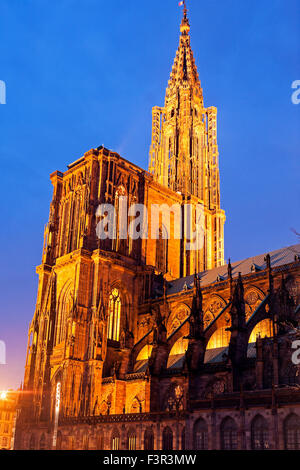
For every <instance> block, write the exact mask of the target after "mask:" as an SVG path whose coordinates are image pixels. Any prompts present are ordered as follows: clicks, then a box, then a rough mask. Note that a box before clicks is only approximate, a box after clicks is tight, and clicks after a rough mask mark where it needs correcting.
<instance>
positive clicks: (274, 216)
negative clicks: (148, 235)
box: [0, 0, 300, 390]
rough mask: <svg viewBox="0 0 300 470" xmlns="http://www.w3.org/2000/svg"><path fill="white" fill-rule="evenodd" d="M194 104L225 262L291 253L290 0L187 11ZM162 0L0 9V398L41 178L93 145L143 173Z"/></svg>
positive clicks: (172, 38) (219, 0)
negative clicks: (210, 152) (198, 102)
mask: <svg viewBox="0 0 300 470" xmlns="http://www.w3.org/2000/svg"><path fill="white" fill-rule="evenodd" d="M188 8H189V18H190V23H191V43H192V48H193V51H194V55H195V58H196V63H197V67H198V72H199V76H200V80H201V84H202V88H203V93H204V102H205V106H211V105H214V106H216V107H217V108H218V144H219V152H220V175H221V204H222V208H223V209H225V210H226V214H227V222H226V230H225V256H226V259H228V257H231V259H232V260H233V261H237V260H239V259H243V258H246V257H250V256H254V255H256V254H261V253H265V252H268V251H271V250H274V249H277V248H281V247H283V246H287V245H292V244H295V243H297V238H296V236H295V235H294V234H293V232H292V231H291V228H292V227H293V228H295V229H297V230H298V231H300V219H299V175H300V164H299V143H300V142H299V140H300V138H299V128H300V126H299V125H300V105H298V106H297V105H295V104H292V101H291V96H292V92H293V90H292V88H291V85H292V82H293V81H294V80H297V79H299V80H300V67H299V63H300V61H299V30H300V20H299V18H300V15H299V2H298V1H297V0H259V1H258V0H242V1H241V0H226V1H224V0H208V1H205V2H204V1H201V0H190V1H189V2H188ZM181 15H182V8H179V7H178V1H176V0H163V1H161V0H151V1H150V0H149V1H145V0H142V1H140V0H139V1H138V0H127V1H124V0H122V1H121V0H111V1H104V0H1V1H0V80H2V81H4V82H5V83H6V90H7V95H6V104H5V105H2V104H1V105H0V158H1V183H0V191H1V198H0V204H1V232H0V247H1V248H0V249H1V279H0V289H1V297H0V299H1V301H0V340H2V341H5V343H6V346H7V358H6V361H7V365H0V390H1V389H5V388H11V387H12V388H14V387H17V386H18V385H19V383H20V382H21V380H22V379H23V372H24V362H25V353H26V343H27V329H28V325H29V322H30V321H31V318H32V315H33V312H34V307H35V300H36V289H37V275H36V274H35V267H36V265H39V264H40V262H41V253H42V242H43V230H44V224H45V223H46V222H47V220H48V211H49V203H50V201H51V197H52V186H51V183H50V180H49V174H50V173H52V172H53V171H55V170H60V171H64V170H65V169H66V166H67V164H69V163H71V162H73V161H74V160H76V159H77V158H79V157H81V156H82V155H83V153H85V152H86V151H88V150H89V149H90V148H93V147H98V146H99V145H102V144H104V145H105V146H106V147H107V148H109V149H111V150H114V151H117V152H119V153H120V154H121V155H122V156H123V157H124V158H126V159H128V160H130V161H132V162H134V163H135V164H137V165H139V166H141V167H143V168H147V166H148V152H149V145H150V138H151V109H152V106H154V105H163V103H164V95H165V89H166V86H167V81H168V78H169V74H170V71H171V66H172V63H173V59H174V56H175V52H176V49H177V47H178V42H179V24H180V21H181Z"/></svg>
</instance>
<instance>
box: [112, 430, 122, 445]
mask: <svg viewBox="0 0 300 470" xmlns="http://www.w3.org/2000/svg"><path fill="white" fill-rule="evenodd" d="M111 450H120V434H119V432H118V430H117V429H115V430H114V431H113V434H112V437H111Z"/></svg>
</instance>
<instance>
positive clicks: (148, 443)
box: [144, 428, 154, 450]
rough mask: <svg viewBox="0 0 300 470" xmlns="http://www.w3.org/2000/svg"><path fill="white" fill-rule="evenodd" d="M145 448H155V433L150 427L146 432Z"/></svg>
mask: <svg viewBox="0 0 300 470" xmlns="http://www.w3.org/2000/svg"><path fill="white" fill-rule="evenodd" d="M144 450H154V434H153V431H152V429H150V428H148V429H146V431H145V434H144Z"/></svg>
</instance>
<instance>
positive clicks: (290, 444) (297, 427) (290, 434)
mask: <svg viewBox="0 0 300 470" xmlns="http://www.w3.org/2000/svg"><path fill="white" fill-rule="evenodd" d="M284 447H285V449H286V450H300V418H299V416H297V415H296V414H292V415H290V416H288V417H287V418H286V420H285V421H284Z"/></svg>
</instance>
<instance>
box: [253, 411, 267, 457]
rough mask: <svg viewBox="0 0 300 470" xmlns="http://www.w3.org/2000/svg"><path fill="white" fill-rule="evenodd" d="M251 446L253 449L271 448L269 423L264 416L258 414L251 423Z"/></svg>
mask: <svg viewBox="0 0 300 470" xmlns="http://www.w3.org/2000/svg"><path fill="white" fill-rule="evenodd" d="M251 448H252V450H264V449H268V448H269V429H268V423H267V421H266V420H265V418H263V417H262V416H260V415H258V416H256V417H255V418H254V419H253V421H252V424H251Z"/></svg>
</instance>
